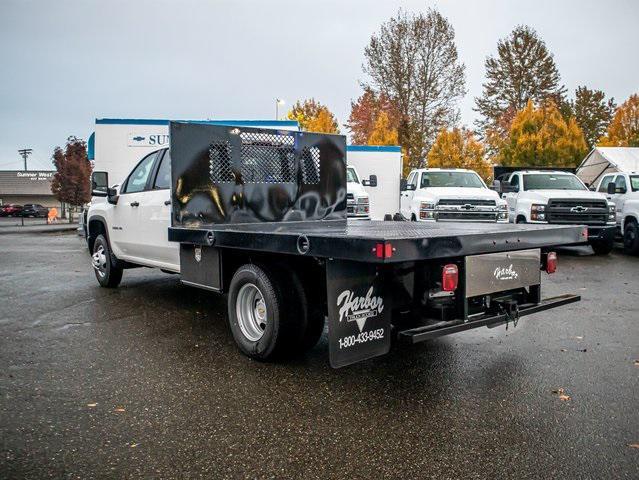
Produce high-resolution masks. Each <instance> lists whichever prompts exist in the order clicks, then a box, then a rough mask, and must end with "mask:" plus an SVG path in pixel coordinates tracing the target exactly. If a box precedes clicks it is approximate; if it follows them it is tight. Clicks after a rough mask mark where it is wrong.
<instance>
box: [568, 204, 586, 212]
mask: <svg viewBox="0 0 639 480" xmlns="http://www.w3.org/2000/svg"><path fill="white" fill-rule="evenodd" d="M570 211H571V212H574V213H584V212H586V211H588V208H587V207H582V206H581V205H577V206H576V207H572V208H571V209H570Z"/></svg>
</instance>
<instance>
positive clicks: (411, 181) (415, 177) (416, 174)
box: [408, 172, 419, 189]
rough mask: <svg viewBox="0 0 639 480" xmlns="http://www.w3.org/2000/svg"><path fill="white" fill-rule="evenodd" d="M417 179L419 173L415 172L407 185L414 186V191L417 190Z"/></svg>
mask: <svg viewBox="0 0 639 480" xmlns="http://www.w3.org/2000/svg"><path fill="white" fill-rule="evenodd" d="M418 179H419V172H415V175H413V179H412V180H410V181H409V182H408V183H410V184H411V185H414V186H415V189H417V180H418Z"/></svg>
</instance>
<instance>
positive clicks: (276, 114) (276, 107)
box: [275, 98, 285, 120]
mask: <svg viewBox="0 0 639 480" xmlns="http://www.w3.org/2000/svg"><path fill="white" fill-rule="evenodd" d="M284 103H285V102H284V100H282V99H281V98H276V99H275V120H279V119H280V115H279V114H280V111H279V107H280V105H284Z"/></svg>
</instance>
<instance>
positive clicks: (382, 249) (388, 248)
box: [373, 243, 395, 258]
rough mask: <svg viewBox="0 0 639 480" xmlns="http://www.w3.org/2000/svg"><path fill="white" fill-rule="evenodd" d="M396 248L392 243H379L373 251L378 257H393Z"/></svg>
mask: <svg viewBox="0 0 639 480" xmlns="http://www.w3.org/2000/svg"><path fill="white" fill-rule="evenodd" d="M394 251H395V249H394V248H393V245H392V244H390V243H378V244H377V245H375V248H374V249H373V252H374V253H375V256H376V257H377V258H391V257H392V256H393V252H394Z"/></svg>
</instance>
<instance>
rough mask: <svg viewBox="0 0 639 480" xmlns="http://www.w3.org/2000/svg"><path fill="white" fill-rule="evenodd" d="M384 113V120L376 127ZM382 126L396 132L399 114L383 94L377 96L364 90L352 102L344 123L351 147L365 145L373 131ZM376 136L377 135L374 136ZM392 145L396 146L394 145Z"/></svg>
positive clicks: (368, 90) (369, 90)
mask: <svg viewBox="0 0 639 480" xmlns="http://www.w3.org/2000/svg"><path fill="white" fill-rule="evenodd" d="M382 113H384V114H385V117H386V118H385V119H383V120H382V123H381V124H379V125H378V122H379V117H380V115H381V114H382ZM383 124H388V128H389V129H391V130H395V131H397V129H398V127H399V112H398V110H397V108H395V106H394V105H393V102H392V101H391V99H390V98H389V97H388V95H386V94H384V93H380V94H377V93H376V92H374V91H373V90H372V89H371V88H369V87H366V88H364V93H363V94H362V95H361V96H360V97H359V98H358V99H357V100H356V101H354V102H351V114H350V116H349V117H348V122H346V127H347V128H348V130H349V131H350V134H351V142H352V143H353V145H366V144H367V143H369V139H370V138H371V136H372V135H373V131H374V130H375V129H376V126H377V129H378V130H379V128H380V127H381V126H382V125H383ZM376 135H379V133H378V134H376ZM393 145H397V143H394V144H393Z"/></svg>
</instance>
